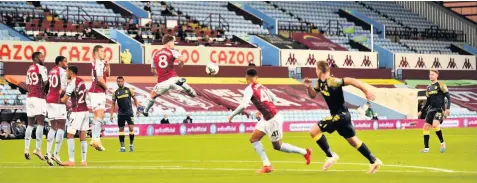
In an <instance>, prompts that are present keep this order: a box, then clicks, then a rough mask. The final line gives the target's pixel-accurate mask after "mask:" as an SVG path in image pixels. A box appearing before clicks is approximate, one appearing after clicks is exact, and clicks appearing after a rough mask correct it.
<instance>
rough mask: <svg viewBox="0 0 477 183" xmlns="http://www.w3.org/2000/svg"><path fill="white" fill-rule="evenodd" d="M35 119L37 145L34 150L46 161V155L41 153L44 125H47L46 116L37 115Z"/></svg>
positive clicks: (35, 153)
mask: <svg viewBox="0 0 477 183" xmlns="http://www.w3.org/2000/svg"><path fill="white" fill-rule="evenodd" d="M35 121H36V123H37V125H36V131H35V134H36V146H35V151H34V152H33V154H34V155H36V156H37V157H38V158H39V159H40V160H41V161H45V157H44V156H43V155H42V153H41V144H42V142H43V127H44V126H45V116H44V115H36V116H35Z"/></svg>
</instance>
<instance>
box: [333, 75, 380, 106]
mask: <svg viewBox="0 0 477 183" xmlns="http://www.w3.org/2000/svg"><path fill="white" fill-rule="evenodd" d="M330 81H331V82H334V83H335V85H336V86H338V87H340V86H343V85H344V86H348V85H351V86H354V87H356V88H358V89H359V90H361V91H362V92H363V93H364V94H365V95H366V99H368V100H370V101H372V100H374V98H375V97H374V94H373V93H371V91H369V90H368V88H366V87H365V86H364V84H363V83H362V82H360V81H358V80H357V79H355V78H348V77H346V78H343V79H339V78H332V79H331V80H329V82H330Z"/></svg>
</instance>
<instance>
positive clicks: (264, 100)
mask: <svg viewBox="0 0 477 183" xmlns="http://www.w3.org/2000/svg"><path fill="white" fill-rule="evenodd" d="M245 79H246V81H247V84H248V86H247V88H245V91H244V96H243V100H242V102H241V103H240V105H239V106H238V107H237V108H236V109H235V110H234V111H233V113H232V115H231V116H230V117H229V119H228V121H229V122H232V119H233V118H234V116H235V115H237V114H240V113H242V112H243V111H244V110H245V109H246V108H247V107H248V105H249V103H250V101H251V102H252V103H253V105H255V107H256V108H257V110H258V111H260V113H262V115H263V119H262V120H260V121H259V122H258V123H257V125H255V130H254V131H253V133H252V136H251V137H250V143H252V146H253V148H254V149H255V151H256V152H257V154H258V155H259V156H260V158H261V159H262V162H263V167H262V168H260V169H259V170H257V172H256V173H270V172H272V171H273V168H272V166H271V164H270V161H269V160H268V157H267V154H266V153H265V149H264V148H263V145H262V142H260V140H261V139H262V138H263V136H265V135H268V137H269V138H270V140H271V141H272V145H273V149H275V150H278V151H282V152H286V153H296V154H300V155H303V156H304V158H305V160H306V164H307V165H308V164H310V162H311V153H312V152H311V148H308V149H303V148H299V147H296V146H294V145H291V144H288V143H284V142H283V143H282V141H281V139H282V137H283V129H282V124H283V116H282V115H281V114H280V113H279V112H278V110H277V108H276V107H275V104H274V103H276V102H277V100H278V98H277V97H276V96H275V94H273V93H272V92H271V91H270V90H269V89H267V88H266V87H265V86H263V85H261V84H259V83H258V81H257V79H258V72H257V70H255V69H253V68H250V69H248V70H247V74H246V76H245Z"/></svg>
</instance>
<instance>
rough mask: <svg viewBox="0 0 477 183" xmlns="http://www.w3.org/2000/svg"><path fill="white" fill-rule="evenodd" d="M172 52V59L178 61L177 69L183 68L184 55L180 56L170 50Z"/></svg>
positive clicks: (177, 52) (178, 53)
mask: <svg viewBox="0 0 477 183" xmlns="http://www.w3.org/2000/svg"><path fill="white" fill-rule="evenodd" d="M171 51H172V55H173V56H174V58H175V59H176V60H177V61H179V67H183V66H184V62H185V60H186V57H185V56H184V55H181V53H180V52H179V51H177V50H171Z"/></svg>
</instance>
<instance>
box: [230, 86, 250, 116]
mask: <svg viewBox="0 0 477 183" xmlns="http://www.w3.org/2000/svg"><path fill="white" fill-rule="evenodd" d="M252 95H253V91H252V87H250V86H248V87H247V88H246V89H245V91H244V94H243V99H242V101H241V102H240V105H239V106H238V107H237V108H236V109H235V110H234V111H233V112H232V114H231V115H230V117H229V122H230V123H231V122H232V119H233V118H234V117H235V116H236V115H237V114H240V113H242V112H243V111H244V110H245V108H247V107H248V104H249V103H250V99H251V98H252Z"/></svg>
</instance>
